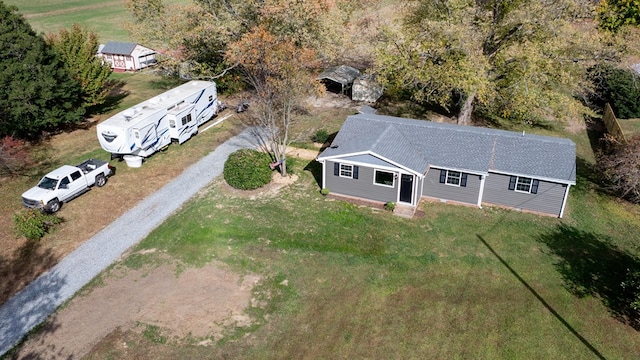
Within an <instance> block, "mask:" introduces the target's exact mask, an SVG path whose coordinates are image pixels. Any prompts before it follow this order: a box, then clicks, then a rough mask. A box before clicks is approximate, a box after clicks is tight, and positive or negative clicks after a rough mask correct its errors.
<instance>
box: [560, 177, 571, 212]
mask: <svg viewBox="0 0 640 360" xmlns="http://www.w3.org/2000/svg"><path fill="white" fill-rule="evenodd" d="M570 187H571V184H567V190H565V192H564V198H563V199H562V206H561V207H560V215H558V217H559V218H560V219H562V215H564V207H565V205H567V198H569V188H570Z"/></svg>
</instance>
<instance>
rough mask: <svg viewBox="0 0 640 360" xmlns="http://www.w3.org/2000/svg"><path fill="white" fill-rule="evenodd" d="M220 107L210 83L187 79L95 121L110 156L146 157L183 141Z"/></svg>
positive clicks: (99, 136) (104, 147)
mask: <svg viewBox="0 0 640 360" xmlns="http://www.w3.org/2000/svg"><path fill="white" fill-rule="evenodd" d="M222 108H223V106H222V104H221V103H220V102H219V101H218V96H217V92H216V84H215V83H214V82H210V81H190V82H188V83H185V84H183V85H180V86H178V87H177V88H175V89H171V90H169V91H167V92H165V93H163V94H160V95H158V96H155V97H153V98H151V99H149V100H146V101H143V102H141V103H140V104H138V105H135V106H133V107H131V108H129V109H126V110H124V111H121V112H119V113H118V114H116V115H114V116H112V117H110V118H108V119H107V120H105V121H103V122H102V123H100V124H98V126H97V132H98V140H99V141H100V145H101V146H102V148H103V149H104V150H105V151H107V152H109V153H111V158H112V159H114V158H122V157H124V156H125V155H129V156H137V157H143V158H144V157H148V156H150V155H151V154H153V153H155V152H156V151H158V150H160V149H162V148H164V147H165V146H168V145H169V144H170V143H171V142H172V141H174V142H177V143H179V144H182V143H183V142H185V141H187V140H188V139H190V138H191V137H192V136H193V135H195V134H197V133H198V126H200V125H202V124H203V123H205V122H207V121H208V120H209V119H211V118H212V117H213V116H215V115H217V114H218V111H220V110H221V109H222Z"/></svg>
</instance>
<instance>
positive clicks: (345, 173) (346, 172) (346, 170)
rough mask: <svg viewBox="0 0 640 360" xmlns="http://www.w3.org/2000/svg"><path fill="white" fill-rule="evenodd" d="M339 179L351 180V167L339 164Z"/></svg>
mask: <svg viewBox="0 0 640 360" xmlns="http://www.w3.org/2000/svg"><path fill="white" fill-rule="evenodd" d="M340 177H346V178H350V179H353V165H349V164H340Z"/></svg>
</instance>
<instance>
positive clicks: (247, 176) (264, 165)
mask: <svg viewBox="0 0 640 360" xmlns="http://www.w3.org/2000/svg"><path fill="white" fill-rule="evenodd" d="M270 162H271V158H270V157H269V154H267V153H263V152H259V151H256V150H251V149H242V150H238V151H236V152H234V153H233V154H231V155H229V158H228V159H227V161H226V162H225V163H224V172H223V174H224V179H225V180H226V181H227V183H228V184H229V185H231V186H232V187H234V188H236V189H241V190H253V189H257V188H259V187H262V186H264V185H266V184H268V183H269V182H270V181H271V168H270V167H269V163H270Z"/></svg>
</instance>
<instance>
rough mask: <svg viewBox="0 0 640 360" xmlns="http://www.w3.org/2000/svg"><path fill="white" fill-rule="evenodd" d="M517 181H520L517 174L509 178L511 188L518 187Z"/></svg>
mask: <svg viewBox="0 0 640 360" xmlns="http://www.w3.org/2000/svg"><path fill="white" fill-rule="evenodd" d="M516 181H518V177H517V176H512V177H511V179H510V180H509V190H515V189H516Z"/></svg>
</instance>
